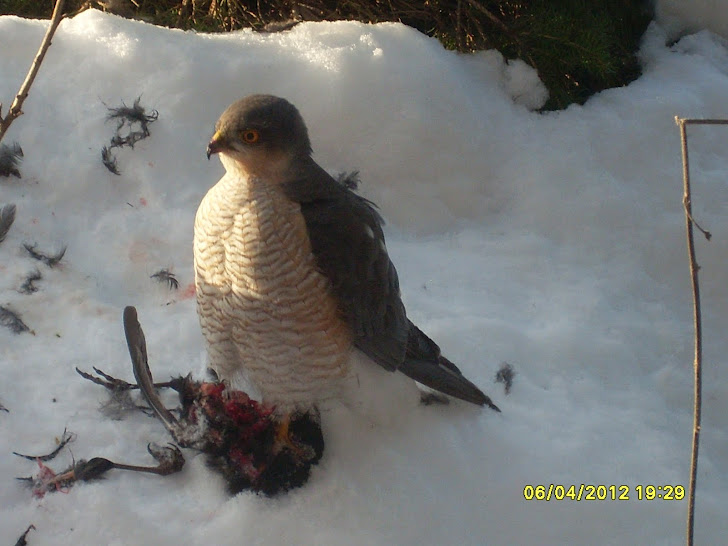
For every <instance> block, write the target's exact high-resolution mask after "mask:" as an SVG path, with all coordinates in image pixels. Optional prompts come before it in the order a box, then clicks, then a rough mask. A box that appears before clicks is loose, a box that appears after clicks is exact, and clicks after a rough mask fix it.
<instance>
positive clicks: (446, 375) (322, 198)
mask: <svg viewBox="0 0 728 546" xmlns="http://www.w3.org/2000/svg"><path fill="white" fill-rule="evenodd" d="M352 186H355V184H353V183H352V184H350V183H348V182H347V180H345V179H344V180H341V182H337V181H336V180H334V179H333V178H332V177H331V176H329V174H328V173H327V172H326V171H324V170H323V169H322V168H321V167H319V166H318V165H317V164H316V163H315V162H314V161H313V160H312V159H307V160H306V161H305V162H303V163H302V164H301V166H300V169H299V172H298V173H297V176H296V178H295V179H294V180H293V181H291V182H290V183H288V184H287V185H286V187H285V190H286V194H287V195H288V197H289V198H290V199H292V200H293V201H296V202H298V203H300V205H301V212H302V214H303V217H304V219H305V221H306V228H307V230H308V236H309V239H310V241H311V247H312V250H313V253H314V255H315V256H316V262H317V266H318V268H319V269H320V270H321V272H322V273H323V274H324V275H325V276H326V277H327V278H328V279H329V280H330V281H331V286H332V289H333V291H334V294H335V296H336V297H337V300H338V303H339V310H340V312H341V313H342V315H343V317H344V320H345V321H346V322H347V323H348V324H349V326H350V327H351V330H352V332H353V335H354V345H355V346H356V347H357V348H358V349H360V350H361V351H362V352H364V353H365V354H366V355H367V356H369V357H370V358H371V359H372V360H374V361H375V362H376V363H378V364H379V365H381V366H382V367H384V368H385V369H387V370H389V371H394V370H399V371H401V372H402V373H404V374H406V375H407V376H409V377H411V378H412V379H414V380H416V381H419V382H420V383H422V384H423V385H426V386H428V387H430V388H433V389H435V390H438V391H440V392H443V393H445V394H448V395H450V396H454V397H456V398H460V399H462V400H466V401H468V402H472V403H474V404H478V405H484V404H487V405H488V406H490V407H492V408H493V409H495V410H498V408H497V407H496V406H495V405H494V404H493V402H491V400H490V398H488V397H487V396H486V395H485V394H483V392H482V391H481V390H480V389H478V387H476V386H475V385H474V384H473V383H471V382H470V381H468V380H467V379H466V378H465V377H463V375H462V373H461V372H460V370H459V369H458V368H457V367H456V366H455V365H454V364H453V363H452V362H450V361H449V360H447V359H446V358H445V357H443V356H442V355H441V354H440V347H438V346H437V344H436V343H435V342H434V341H432V340H431V339H430V338H429V337H427V336H426V335H425V334H424V333H423V332H422V331H421V330H420V329H419V328H417V326H415V325H414V324H413V323H412V322H411V321H409V320H408V319H407V314H406V312H405V308H404V304H403V303H402V299H401V297H400V291H399V280H398V277H397V270H396V269H395V268H394V264H393V263H392V261H391V260H390V259H389V255H388V254H387V248H386V246H385V243H384V232H383V231H382V225H383V223H384V221H383V220H382V217H381V216H380V215H379V213H378V212H377V211H376V210H375V208H374V204H373V203H371V202H370V201H368V200H367V199H365V198H363V197H361V196H360V195H357V194H356V193H354V192H353V191H351V189H350V187H352ZM498 411H500V410H498Z"/></svg>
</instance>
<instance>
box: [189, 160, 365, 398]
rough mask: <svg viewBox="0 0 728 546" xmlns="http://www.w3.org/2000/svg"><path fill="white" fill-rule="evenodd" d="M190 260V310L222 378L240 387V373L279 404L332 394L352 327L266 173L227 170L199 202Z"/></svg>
mask: <svg viewBox="0 0 728 546" xmlns="http://www.w3.org/2000/svg"><path fill="white" fill-rule="evenodd" d="M194 260H195V287H196V290H197V311H198V314H199V317H200V324H201V326H202V332H203V335H204V337H205V339H206V341H207V347H208V354H209V365H210V367H211V368H213V369H214V370H215V371H216V372H217V374H218V376H219V377H220V379H224V380H226V381H227V382H228V383H229V384H230V385H231V386H232V387H234V388H240V385H239V384H240V379H242V377H243V376H244V377H247V379H248V381H249V382H250V383H251V384H252V385H253V386H254V387H255V388H257V389H258V390H259V392H260V394H261V395H262V397H263V400H264V401H265V402H267V403H271V404H275V405H276V406H277V409H278V410H279V411H290V410H292V409H294V408H307V407H310V406H311V405H312V404H314V403H316V402H318V401H321V400H323V399H326V398H329V397H331V396H333V395H335V394H336V392H335V391H336V389H337V387H338V382H339V380H340V379H341V378H342V377H343V376H344V375H345V374H346V373H347V362H348V358H349V354H350V351H351V335H350V332H349V329H348V328H347V326H346V325H345V324H344V323H343V321H342V320H341V318H340V316H339V313H338V310H337V305H336V301H335V300H334V298H333V296H332V295H331V292H330V289H329V281H328V279H327V278H326V277H324V276H323V275H322V274H321V273H320V272H319V271H318V270H317V269H316V264H315V258H314V256H313V254H312V252H311V244H310V241H309V239H308V234H307V231H306V225H305V221H304V219H303V216H302V215H301V211H300V205H299V204H298V203H294V202H292V201H290V200H289V199H288V198H287V197H286V196H285V195H284V194H283V192H282V190H281V189H280V188H279V187H278V186H276V185H274V184H271V183H270V181H268V183H261V182H259V181H257V180H256V179H254V178H249V179H241V178H239V177H237V176H231V174H229V173H228V174H226V175H225V176H223V178H222V179H221V180H220V181H219V182H218V183H217V184H216V185H215V186H213V187H212V188H211V189H210V190H209V191H208V193H207V195H206V196H205V198H204V199H203V200H202V203H201V204H200V207H199V209H198V210H197V215H196V217H195V237H194ZM241 374H242V375H241ZM236 385H237V386H236Z"/></svg>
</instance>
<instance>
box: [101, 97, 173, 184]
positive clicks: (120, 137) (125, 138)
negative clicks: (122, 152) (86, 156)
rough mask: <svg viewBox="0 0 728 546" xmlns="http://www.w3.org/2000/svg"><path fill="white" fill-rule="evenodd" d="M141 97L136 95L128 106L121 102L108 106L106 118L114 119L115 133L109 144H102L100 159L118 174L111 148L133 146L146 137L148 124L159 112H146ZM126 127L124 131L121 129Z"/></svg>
mask: <svg viewBox="0 0 728 546" xmlns="http://www.w3.org/2000/svg"><path fill="white" fill-rule="evenodd" d="M140 101H141V97H137V99H136V100H135V101H134V104H133V105H132V106H131V107H129V106H127V105H126V104H124V103H123V102H122V103H121V106H119V107H118V108H109V107H108V106H106V105H104V106H106V108H107V109H108V111H109V113H108V114H106V120H107V121H111V120H115V121H116V134H115V135H114V136H113V137H111V141H110V142H109V144H110V145H109V146H108V147H107V146H104V147H103V148H102V149H101V161H102V162H103V164H104V165H105V166H106V168H107V169H109V171H110V172H112V173H114V174H116V175H118V174H121V173H120V172H119V167H118V165H117V164H116V157H114V156H113V155H112V154H111V148H122V147H124V146H130V147H131V148H134V144H136V143H137V142H139V141H140V140H143V139H145V138H147V137H148V136H149V135H150V134H151V133H150V132H149V124H150V123H154V122H155V121H157V118H158V117H159V112H157V111H156V110H152V111H151V113H149V114H147V111H146V109H145V108H144V107H143V106H142V105H141V104H140ZM125 127H126V132H123V129H124V128H125Z"/></svg>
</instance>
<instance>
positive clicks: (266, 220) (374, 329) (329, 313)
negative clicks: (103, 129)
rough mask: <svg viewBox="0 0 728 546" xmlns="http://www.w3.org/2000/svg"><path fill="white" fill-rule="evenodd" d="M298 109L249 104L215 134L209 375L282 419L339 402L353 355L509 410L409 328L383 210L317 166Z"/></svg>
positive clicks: (201, 259)
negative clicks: (220, 170) (219, 171)
mask: <svg viewBox="0 0 728 546" xmlns="http://www.w3.org/2000/svg"><path fill="white" fill-rule="evenodd" d="M311 153H312V150H311V144H310V141H309V137H308V131H307V129H306V125H305V123H304V121H303V119H302V117H301V115H300V114H299V112H298V110H297V109H296V108H295V107H294V106H293V105H292V104H291V103H289V102H288V101H286V100H285V99H282V98H278V97H274V96H270V95H251V96H248V97H246V98H244V99H241V100H239V101H237V102H235V103H233V104H232V105H231V106H230V107H228V108H227V110H225V112H223V114H222V116H221V117H220V119H219V120H218V121H217V124H216V125H215V133H214V136H213V137H212V139H211V140H210V143H209V145H208V147H207V156H208V158H209V157H210V155H212V154H219V157H220V160H221V161H222V164H223V165H224V167H225V170H226V171H227V172H226V174H225V175H224V176H223V177H222V178H221V179H220V180H219V181H218V182H217V184H215V185H214V186H213V187H212V188H211V189H210V190H209V191H208V192H207V195H206V196H205V197H204V198H203V200H202V202H201V204H200V207H199V209H198V211H197V215H196V218H195V233H194V262H195V286H196V290H197V310H198V314H199V318H200V324H201V326H202V332H203V334H204V337H205V339H206V342H207V348H208V355H209V365H210V367H211V368H212V369H213V370H214V371H215V372H216V373H217V375H218V376H219V378H220V379H223V380H225V381H227V382H230V383H231V384H232V385H233V386H239V385H240V379H241V378H246V379H247V381H248V382H249V383H250V384H252V385H253V386H254V387H255V388H256V389H257V390H258V391H259V394H260V395H261V396H262V398H263V401H264V402H266V403H269V404H271V405H275V406H276V408H277V411H279V412H292V411H294V410H298V409H301V410H307V409H308V408H310V407H313V406H315V405H316V403H317V402H319V401H321V400H323V399H326V398H330V397H332V396H334V395H335V392H336V389H337V382H338V381H339V380H340V379H342V378H344V377H345V376H346V375H347V374H348V373H349V371H350V370H349V367H350V363H349V359H350V356H351V353H352V351H354V350H358V351H361V352H363V353H364V354H366V355H367V356H368V357H369V359H370V360H372V361H374V362H376V363H377V364H379V365H380V366H382V367H384V368H385V369H386V370H389V371H392V372H395V371H399V372H402V373H404V374H406V375H407V376H409V377H411V378H412V379H415V380H416V381H418V382H419V383H421V384H423V385H426V386H427V387H430V388H432V389H434V390H436V391H439V392H441V393H445V394H448V395H450V396H453V397H455V398H460V399H462V400H466V401H468V402H472V403H474V404H478V405H488V406H490V407H491V408H493V409H495V410H497V409H498V408H497V407H496V406H495V405H494V404H493V402H491V400H490V398H488V396H486V395H485V394H483V392H482V391H481V390H480V389H479V388H478V387H476V386H475V385H474V384H473V383H471V382H470V381H468V380H467V379H466V378H465V377H464V376H463V375H462V373H461V372H460V370H459V369H458V368H457V367H456V366H455V365H454V364H453V363H452V362H450V361H449V360H447V359H446V358H445V357H443V356H442V355H441V354H440V348H439V347H438V346H437V344H435V342H433V341H432V340H431V339H430V338H429V337H427V336H426V335H425V334H424V333H423V332H422V331H421V330H420V329H419V328H418V327H417V326H415V325H414V324H413V323H412V322H411V321H410V320H409V319H408V318H407V314H406V312H405V308H404V305H403V303H402V299H401V296H400V289H399V281H398V278H397V272H396V270H395V268H394V265H393V264H392V262H391V261H390V259H389V255H388V253H387V248H386V246H385V242H384V233H383V231H382V225H383V220H382V218H381V216H380V215H379V213H378V212H377V211H376V209H375V206H374V205H373V203H372V202H370V201H368V200H367V199H365V198H363V197H361V196H359V195H358V194H357V193H355V192H354V191H352V189H350V188H349V187H347V185H346V184H343V183H341V182H339V181H337V180H335V179H334V178H333V177H331V176H330V175H329V174H328V173H327V172H326V171H325V170H324V169H322V168H321V167H320V166H319V165H318V164H317V163H316V162H315V161H314V160H313V159H312V157H311Z"/></svg>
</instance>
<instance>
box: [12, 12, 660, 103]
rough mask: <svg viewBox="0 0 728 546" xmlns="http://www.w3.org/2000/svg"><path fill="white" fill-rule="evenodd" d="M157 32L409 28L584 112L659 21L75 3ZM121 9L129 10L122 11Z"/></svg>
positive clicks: (622, 76) (645, 15) (636, 16)
mask: <svg viewBox="0 0 728 546" xmlns="http://www.w3.org/2000/svg"><path fill="white" fill-rule="evenodd" d="M67 4H68V5H67V9H66V10H67V11H68V12H69V13H70V12H75V11H78V10H79V9H83V8H84V7H96V8H99V9H108V10H110V11H116V12H118V13H119V14H121V15H124V16H134V17H139V18H142V19H144V20H146V21H148V22H150V23H153V24H156V25H161V26H167V27H176V28H183V29H194V30H197V31H203V32H227V31H231V30H237V29H240V28H254V29H257V30H262V29H264V28H265V27H266V25H269V24H271V23H278V22H282V21H286V20H292V19H293V20H300V21H336V20H357V21H362V22H367V23H378V22H384V21H399V22H401V23H404V24H406V25H408V26H411V27H413V28H416V29H417V30H419V31H420V32H423V33H425V34H427V35H429V36H434V37H437V38H438V39H439V40H440V41H441V42H442V43H443V44H444V45H445V47H447V48H449V49H454V50H457V51H462V52H470V51H476V50H481V49H498V50H499V51H500V52H501V53H502V54H503V55H504V56H505V57H506V58H507V59H516V58H518V59H522V60H524V61H525V62H527V63H528V64H530V65H531V66H533V67H534V68H536V69H537V70H538V73H539V76H540V77H541V79H542V80H543V82H544V83H545V84H546V87H547V88H548V89H549V92H550V98H549V101H548V103H547V104H546V106H545V108H544V109H546V110H553V109H560V108H565V107H566V106H568V105H569V104H571V103H574V102H575V103H579V104H582V103H583V102H585V101H586V100H587V98H589V97H590V96H591V95H593V94H594V93H596V92H598V91H601V90H603V89H607V88H609V87H617V86H621V85H626V84H627V83H629V82H630V81H632V80H634V79H635V78H637V77H638V76H639V74H640V67H639V64H638V62H637V58H636V56H635V53H636V51H637V49H638V47H639V40H640V38H641V36H642V34H643V33H644V31H645V29H646V28H647V25H648V23H649V22H650V20H651V19H652V16H653V11H652V7H651V2H650V1H649V0H600V1H599V2H593V1H586V0H425V1H421V2H415V1H413V0H343V1H338V2H337V1H334V0H308V1H307V2H305V3H302V2H295V1H291V0H134V1H133V2H132V1H131V0H86V1H81V0H68V1H67ZM114 5H117V6H122V7H123V8H124V9H123V10H122V11H119V9H118V8H115V7H114ZM52 8H53V2H52V1H51V0H45V1H37V0H0V14H9V13H12V14H16V15H21V16H23V17H49V16H50V13H51V11H52Z"/></svg>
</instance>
